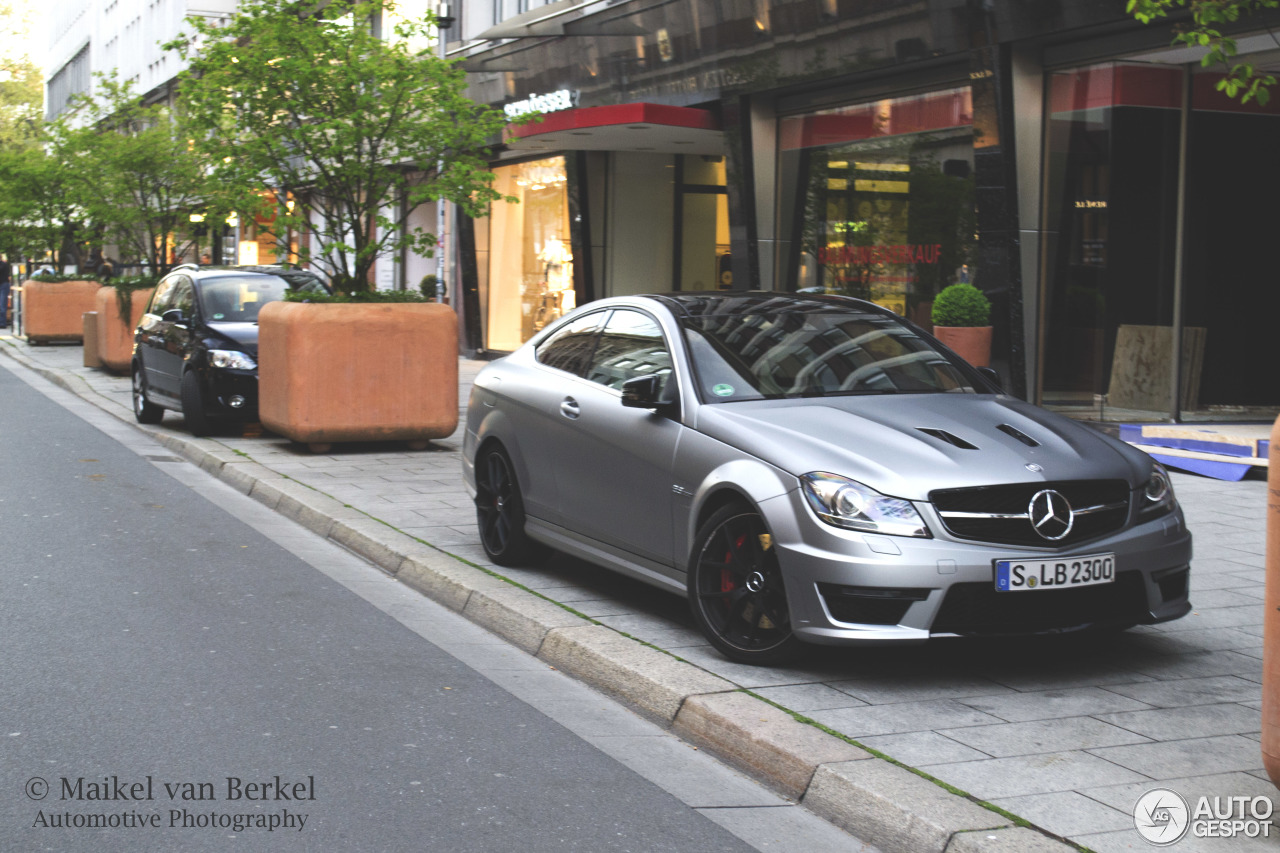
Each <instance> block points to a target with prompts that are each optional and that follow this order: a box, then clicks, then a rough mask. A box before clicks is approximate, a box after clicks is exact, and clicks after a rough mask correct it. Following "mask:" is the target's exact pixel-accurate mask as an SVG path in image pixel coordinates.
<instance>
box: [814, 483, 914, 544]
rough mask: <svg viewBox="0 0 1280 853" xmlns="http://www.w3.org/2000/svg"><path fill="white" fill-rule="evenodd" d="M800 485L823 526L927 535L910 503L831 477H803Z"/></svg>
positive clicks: (907, 534)
mask: <svg viewBox="0 0 1280 853" xmlns="http://www.w3.org/2000/svg"><path fill="white" fill-rule="evenodd" d="M800 483H801V486H802V488H803V489H804V496H805V498H807V499H808V501H809V506H811V507H813V511H814V512H816V513H817V514H818V518H821V519H822V520H823V521H825V522H826V523H827V524H831V525H834V526H836V527H843V528H845V529H846V530H862V531H865V532H867V533H887V534H889V535H890V536H920V537H925V538H927V537H928V536H929V528H927V527H925V524H924V519H922V518H921V517H920V513H918V512H916V508H915V507H914V506H912V505H911V501H904V500H901V499H899V498H889V497H885V496H884V495H882V494H880V493H879V492H877V491H876V490H875V489H871V488H868V487H866V486H864V485H862V484H861V483H858V482H855V481H853V480H850V479H848V478H847V477H838V476H836V475H835V474H823V473H820V472H815V473H812V474H805V475H804V476H803V477H801V478H800Z"/></svg>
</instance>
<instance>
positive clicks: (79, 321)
mask: <svg viewBox="0 0 1280 853" xmlns="http://www.w3.org/2000/svg"><path fill="white" fill-rule="evenodd" d="M101 288H102V285H101V284H99V283H98V282H96V281H24V282H23V283H22V317H23V320H22V327H23V329H24V330H25V331H26V333H27V342H28V343H32V344H40V343H45V342H48V341H75V342H76V343H84V315H85V314H86V313H87V312H89V311H96V310H97V299H96V297H97V294H98V291H99V290H100V289H101Z"/></svg>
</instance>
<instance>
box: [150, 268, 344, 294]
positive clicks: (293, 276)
mask: <svg viewBox="0 0 1280 853" xmlns="http://www.w3.org/2000/svg"><path fill="white" fill-rule="evenodd" d="M177 269H178V268H176V267H175V272H176V271H177ZM186 271H187V272H190V273H192V274H193V276H194V277H195V278H196V279H197V280H199V279H202V278H211V277H214V276H223V275H242V274H244V273H250V274H252V275H271V276H275V277H276V278H282V279H284V280H285V281H286V282H288V283H289V285H290V286H291V287H295V288H296V287H298V286H299V285H303V284H314V283H319V284H320V286H321V287H324V288H325V289H326V290H328V289H329V286H328V285H327V284H325V281H324V279H323V278H321V277H320V276H319V275H317V274H316V273H314V272H312V271H311V270H301V269H295V268H293V267H280V266H272V265H269V264H245V265H243V266H208V265H205V266H199V267H196V266H191V267H188V268H187V270H186Z"/></svg>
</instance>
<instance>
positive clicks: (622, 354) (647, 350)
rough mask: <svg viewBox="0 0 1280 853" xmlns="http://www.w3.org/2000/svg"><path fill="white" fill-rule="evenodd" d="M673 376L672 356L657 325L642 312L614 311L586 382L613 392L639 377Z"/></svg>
mask: <svg viewBox="0 0 1280 853" xmlns="http://www.w3.org/2000/svg"><path fill="white" fill-rule="evenodd" d="M654 374H657V375H659V376H662V377H663V380H664V382H665V380H666V378H667V377H669V376H670V375H671V353H670V351H668V350H667V345H666V342H665V341H664V340H663V338H662V329H661V327H659V326H658V323H657V321H655V320H654V319H653V318H652V317H650V316H649V315H647V314H642V313H641V312H639V311H630V310H619V311H614V312H613V315H612V316H610V317H609V322H608V323H606V324H605V327H604V334H602V335H601V336H600V342H599V343H598V344H597V345H596V348H595V352H594V353H593V354H592V357H591V367H590V369H589V370H588V371H587V378H588V379H590V380H591V381H592V382H599V383H600V384H601V385H607V386H608V387H610V388H617V389H621V388H622V384H623V383H624V382H626V381H627V380H629V379H635V378H636V377H638V376H652V375H654Z"/></svg>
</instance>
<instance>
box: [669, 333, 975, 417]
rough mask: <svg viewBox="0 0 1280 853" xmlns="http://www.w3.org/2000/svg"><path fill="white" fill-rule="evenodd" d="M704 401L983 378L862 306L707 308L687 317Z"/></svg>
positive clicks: (939, 388)
mask: <svg viewBox="0 0 1280 853" xmlns="http://www.w3.org/2000/svg"><path fill="white" fill-rule="evenodd" d="M685 333H686V338H687V340H688V342H689V352H690V356H691V358H692V360H693V365H694V370H695V372H696V375H697V377H698V383H699V385H700V388H701V391H702V395H703V399H705V400H708V401H710V402H729V401H733V400H760V399H771V398H781V397H830V396H840V395H853V394H921V393H944V392H946V393H968V394H973V393H978V389H977V388H975V382H976V381H977V380H976V377H973V376H972V375H971V372H970V371H969V370H967V369H964V368H963V367H961V366H959V365H957V364H955V363H954V362H952V361H951V360H950V359H949V358H948V357H947V356H945V355H943V354H942V353H941V352H939V351H938V350H936V349H934V347H933V345H932V344H931V343H930V342H929V341H926V340H925V339H924V338H922V337H920V336H919V335H917V334H916V333H915V332H914V331H912V329H911V328H909V327H908V326H906V325H904V324H902V323H900V322H898V321H897V320H896V319H894V318H893V317H890V316H886V315H883V314H875V313H871V312H860V311H826V312H822V313H813V312H806V311H796V312H786V311H783V312H778V313H772V312H769V313H765V312H761V313H744V314H708V315H703V316H696V317H690V318H688V319H686V320H685Z"/></svg>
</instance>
